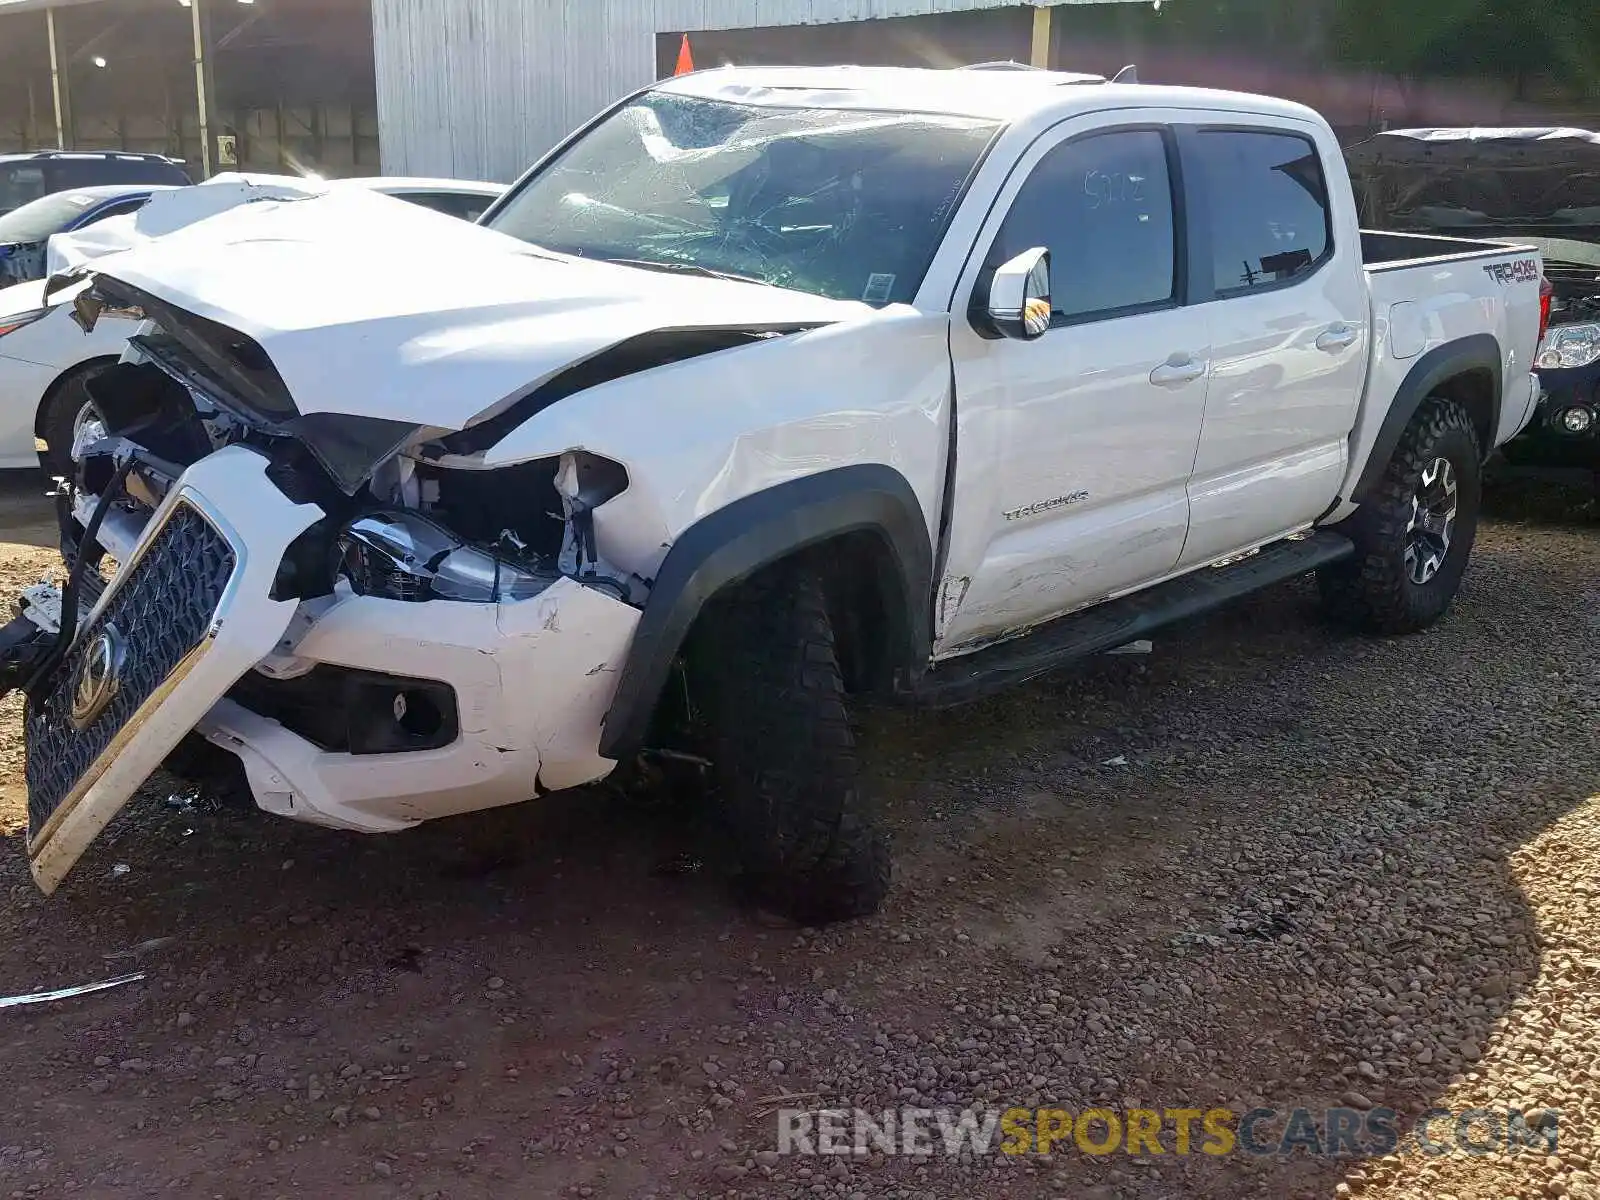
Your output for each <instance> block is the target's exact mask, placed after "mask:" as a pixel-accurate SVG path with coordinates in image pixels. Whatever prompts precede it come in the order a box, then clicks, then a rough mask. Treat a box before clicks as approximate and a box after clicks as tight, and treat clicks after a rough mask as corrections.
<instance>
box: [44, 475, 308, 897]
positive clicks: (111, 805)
mask: <svg viewBox="0 0 1600 1200" xmlns="http://www.w3.org/2000/svg"><path fill="white" fill-rule="evenodd" d="M267 465H268V464H267V460H266V459H265V458H264V457H262V456H261V455H260V454H257V453H256V452H255V451H252V450H248V449H245V448H244V447H242V446H230V447H227V448H225V449H223V450H219V451H218V452H217V453H215V454H213V455H211V456H210V457H208V458H205V459H202V460H201V461H200V462H198V463H196V464H195V465H194V466H193V467H191V468H190V469H189V470H188V471H187V472H186V473H185V474H184V476H183V478H182V480H180V481H179V484H178V486H177V487H175V488H173V490H172V493H171V494H170V495H169V496H168V497H167V499H166V501H165V502H164V503H163V504H162V506H161V508H160V509H159V510H158V511H157V512H156V514H155V516H154V517H153V518H152V519H151V520H150V522H149V524H148V525H147V526H146V528H145V530H144V532H143V534H141V535H140V538H139V541H138V544H137V545H136V547H135V548H134V550H133V552H132V554H131V555H130V556H129V558H128V561H127V563H126V564H125V565H124V566H123V567H122V569H121V570H120V571H119V572H118V574H117V577H116V579H115V580H114V581H113V582H112V584H111V586H110V587H108V588H107V589H106V593H105V595H104V596H103V597H102V598H101V600H100V602H99V603H98V604H97V605H96V607H95V610H94V612H93V613H91V614H90V615H89V616H88V617H87V618H86V619H85V621H84V623H83V627H82V629H81V630H80V632H79V634H78V637H77V640H76V641H75V642H74V643H73V647H72V650H71V652H70V653H69V654H68V655H67V657H66V659H65V661H63V662H62V664H61V665H60V666H59V667H58V668H57V669H56V670H55V671H54V672H53V673H52V675H51V677H50V679H48V680H47V681H45V684H44V685H43V686H42V687H41V688H40V689H39V691H38V693H37V695H36V697H35V698H34V699H33V700H30V702H29V705H28V710H27V715H26V721H25V736H26V740H27V748H28V860H29V865H30V866H31V868H32V870H33V877H34V881H35V882H36V883H37V884H38V885H39V888H40V889H41V890H42V891H43V892H44V893H45V894H46V895H49V894H50V893H52V892H54V891H55V890H56V888H57V887H58V886H59V885H60V884H61V881H62V880H63V879H64V878H65V877H66V875H67V873H68V872H69V871H71V870H72V868H73V866H74V865H75V864H76V863H77V861H78V859H79V858H81V857H82V856H83V853H84V852H85V851H86V850H87V849H88V848H89V846H90V845H91V844H92V843H93V842H94V840H95V838H97V837H98V836H99V835H100V833H101V831H102V830H104V829H105V827H106V825H107V824H108V823H109V822H110V821H111V819H112V818H113V817H115V816H116V815H117V813H119V812H120V811H122V809H123V807H124V806H125V805H126V804H127V803H128V801H129V799H130V798H132V796H133V795H134V793H135V792H137V791H138V790H139V788H140V787H141V786H143V784H144V782H145V780H146V779H148V778H149V777H150V775H151V773H152V772H153V771H155V770H156V768H158V767H159V766H160V765H161V763H162V762H163V761H164V760H165V759H166V757H167V756H168V755H169V754H171V753H172V751H173V749H174V748H175V747H176V746H177V744H178V743H179V742H180V741H181V740H182V739H183V737H184V735H185V734H187V733H188V732H189V731H190V730H191V729H193V728H194V727H195V726H196V725H197V724H199V722H200V720H201V719H202V718H203V717H204V716H205V715H206V714H207V713H208V712H210V711H211V709H212V707H213V706H214V705H215V704H216V703H217V702H218V701H219V700H221V699H222V697H223V696H224V695H225V694H226V693H227V691H228V690H229V689H230V688H231V687H232V686H233V685H234V683H235V682H237V681H238V679H239V677H240V676H242V675H243V674H244V673H245V672H246V671H248V670H250V669H251V668H252V667H254V666H255V665H256V664H257V663H259V662H260V661H261V660H262V659H263V658H265V657H267V655H268V654H270V653H271V652H272V651H273V650H274V649H275V648H276V647H277V645H278V643H279V641H280V640H281V639H282V637H283V635H284V633H285V631H286V630H287V629H288V627H289V620H290V618H291V617H292V616H293V615H294V612H295V608H296V603H295V602H294V601H292V600H283V601H279V600H273V599H272V586H273V581H274V579H275V578H276V576H277V572H278V567H279V564H280V563H281V562H282V561H283V556H284V554H285V552H286V551H287V550H288V548H289V544H290V543H291V542H293V541H294V539H295V538H297V537H298V536H299V535H300V534H301V533H303V532H304V531H305V530H306V529H308V528H309V527H310V526H311V525H312V524H314V523H315V522H316V521H318V520H320V519H321V518H322V516H323V513H322V510H321V509H319V508H317V507H316V506H315V505H310V504H295V503H294V502H292V501H290V500H289V499H288V498H287V497H285V496H284V495H283V493H282V492H280V491H279V490H278V489H277V488H276V487H275V486H273V484H272V483H271V481H270V480H268V478H267V474H266V471H267Z"/></svg>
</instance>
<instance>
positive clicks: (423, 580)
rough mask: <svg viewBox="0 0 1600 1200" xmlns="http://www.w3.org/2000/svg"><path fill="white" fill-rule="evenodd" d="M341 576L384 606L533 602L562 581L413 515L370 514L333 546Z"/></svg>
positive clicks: (407, 513)
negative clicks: (386, 602)
mask: <svg viewBox="0 0 1600 1200" xmlns="http://www.w3.org/2000/svg"><path fill="white" fill-rule="evenodd" d="M335 546H336V553H337V556H338V557H337V570H338V574H339V575H341V576H343V577H344V578H345V579H346V580H348V581H349V583H350V587H351V589H352V590H354V591H355V592H356V594H357V595H361V596H377V597H380V598H382V599H386V600H408V601H412V602H421V601H425V600H460V601H464V602H466V603H470V604H495V603H499V602H500V601H502V600H505V601H512V600H529V599H532V598H533V597H534V596H537V595H539V594H540V593H541V592H543V591H544V590H545V589H546V588H548V587H549V586H550V585H551V584H552V583H554V582H555V581H556V580H557V579H559V578H560V575H559V573H557V572H548V573H543V572H539V571H536V570H529V569H528V568H527V567H526V566H521V565H518V564H516V563H512V562H508V561H507V560H505V559H503V558H501V557H499V556H498V555H495V554H491V553H490V552H489V551H487V550H481V549H479V548H478V547H476V546H469V545H467V544H466V543H465V542H463V541H461V539H459V538H457V537H456V536H455V535H454V534H452V533H450V532H449V531H448V530H446V529H444V528H442V527H441V526H439V525H436V524H434V523H433V522H432V521H429V520H427V519H426V518H425V517H421V516H418V515H417V514H416V513H413V512H380V513H371V514H368V515H367V516H364V517H362V518H361V519H360V520H357V521H355V522H353V523H352V524H351V525H349V526H348V527H347V528H346V529H345V530H344V532H343V533H341V534H340V535H339V538H338V541H337V542H336V543H335Z"/></svg>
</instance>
